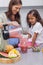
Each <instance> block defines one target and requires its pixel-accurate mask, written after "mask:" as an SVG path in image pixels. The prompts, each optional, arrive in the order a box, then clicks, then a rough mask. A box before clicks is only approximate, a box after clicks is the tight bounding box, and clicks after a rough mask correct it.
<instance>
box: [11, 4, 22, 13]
mask: <svg viewBox="0 0 43 65" xmlns="http://www.w3.org/2000/svg"><path fill="white" fill-rule="evenodd" d="M21 7H22V5H20V4H19V5H13V6H12V14H17V12H19V11H20V8H21Z"/></svg>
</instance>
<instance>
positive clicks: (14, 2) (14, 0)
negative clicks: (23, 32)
mask: <svg viewBox="0 0 43 65" xmlns="http://www.w3.org/2000/svg"><path fill="white" fill-rule="evenodd" d="M18 4H21V5H22V1H21V0H11V1H10V3H9V7H8V12H6V15H7V17H8V18H9V19H10V20H11V21H12V18H11V17H12V15H13V14H12V6H13V5H18ZM14 18H15V20H16V21H17V22H18V23H19V24H20V14H19V12H17V14H16V15H14Z"/></svg>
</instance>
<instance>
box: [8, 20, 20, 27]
mask: <svg viewBox="0 0 43 65" xmlns="http://www.w3.org/2000/svg"><path fill="white" fill-rule="evenodd" d="M7 24H8V25H13V26H20V25H19V24H18V23H17V22H16V21H11V22H9V23H7Z"/></svg>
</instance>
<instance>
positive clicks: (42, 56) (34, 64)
mask: <svg viewBox="0 0 43 65" xmlns="http://www.w3.org/2000/svg"><path fill="white" fill-rule="evenodd" d="M18 50H19V51H20V49H19V48H18ZM0 64H1V63H0ZM1 65H43V53H42V52H32V49H28V52H27V53H22V52H21V60H20V61H18V62H17V63H12V64H1Z"/></svg>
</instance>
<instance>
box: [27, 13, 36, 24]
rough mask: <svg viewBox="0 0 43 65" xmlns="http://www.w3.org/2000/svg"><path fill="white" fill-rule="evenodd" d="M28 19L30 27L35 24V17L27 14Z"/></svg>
mask: <svg viewBox="0 0 43 65" xmlns="http://www.w3.org/2000/svg"><path fill="white" fill-rule="evenodd" d="M28 18H29V22H30V23H31V25H34V24H35V23H36V17H35V16H33V15H32V14H29V15H28Z"/></svg>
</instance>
